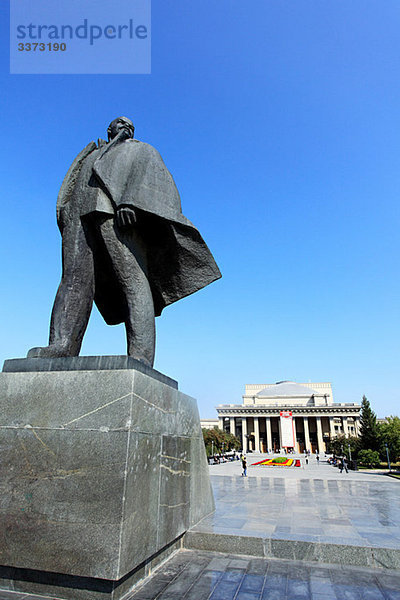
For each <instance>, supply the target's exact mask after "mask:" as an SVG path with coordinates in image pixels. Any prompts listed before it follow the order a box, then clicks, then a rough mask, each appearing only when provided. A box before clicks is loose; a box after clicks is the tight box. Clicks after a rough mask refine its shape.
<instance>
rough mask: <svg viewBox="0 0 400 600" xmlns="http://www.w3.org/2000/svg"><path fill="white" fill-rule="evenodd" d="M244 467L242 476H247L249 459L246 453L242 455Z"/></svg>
mask: <svg viewBox="0 0 400 600" xmlns="http://www.w3.org/2000/svg"><path fill="white" fill-rule="evenodd" d="M242 469H243V472H242V477H247V459H246V455H245V454H243V456H242Z"/></svg>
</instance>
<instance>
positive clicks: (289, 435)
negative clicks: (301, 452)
mask: <svg viewBox="0 0 400 600" xmlns="http://www.w3.org/2000/svg"><path fill="white" fill-rule="evenodd" d="M279 416H280V422H281V447H282V448H294V447H295V439H294V426H293V414H292V411H291V410H281V411H280V412H279Z"/></svg>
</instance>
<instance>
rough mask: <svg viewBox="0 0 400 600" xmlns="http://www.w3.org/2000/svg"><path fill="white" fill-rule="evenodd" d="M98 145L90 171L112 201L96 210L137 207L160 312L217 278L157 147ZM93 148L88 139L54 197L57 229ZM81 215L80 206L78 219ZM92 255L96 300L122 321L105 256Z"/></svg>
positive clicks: (109, 317)
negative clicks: (55, 199)
mask: <svg viewBox="0 0 400 600" xmlns="http://www.w3.org/2000/svg"><path fill="white" fill-rule="evenodd" d="M101 147H102V148H101V151H100V153H99V156H98V158H97V159H96V160H95V162H94V166H93V174H94V176H95V178H96V180H97V182H98V183H99V186H100V187H101V189H102V190H103V192H104V193H105V194H106V195H107V197H108V199H109V201H110V203H109V205H110V210H109V211H107V210H106V211H104V207H102V208H101V209H99V210H100V212H102V213H104V212H109V213H110V214H109V216H110V217H111V215H113V214H115V210H116V209H117V207H119V206H131V207H132V208H134V209H135V211H136V214H137V216H138V219H137V224H136V225H135V227H138V229H139V231H140V235H141V237H142V239H143V241H144V244H145V247H146V254H147V262H148V265H147V268H148V279H149V283H150V287H151V290H152V294H153V299H154V308H155V314H156V316H159V315H160V314H161V311H162V310H163V308H164V307H165V306H168V305H169V304H172V303H173V302H176V301H177V300H180V299H181V298H184V297H185V296H188V295H189V294H193V293H194V292H197V291H198V290H200V289H202V288H203V287H205V286H206V285H208V284H209V283H212V282H213V281H215V280H216V279H219V278H220V277H221V273H220V271H219V269H218V267H217V265H216V263H215V261H214V258H213V256H212V254H211V252H210V250H209V249H208V247H207V245H206V243H205V242H204V240H203V238H202V237H201V235H200V233H199V231H198V230H197V229H196V228H195V227H194V225H193V224H192V223H191V222H190V221H189V220H188V219H186V217H184V216H183V214H182V209H181V202H180V197H179V193H178V190H177V188H176V185H175V182H174V180H173V177H172V175H171V174H170V172H169V171H168V169H167V167H166V166H165V164H164V162H163V160H162V158H161V156H160V154H159V153H158V152H157V150H156V149H155V148H153V147H152V146H150V145H149V144H145V143H143V142H139V141H137V140H133V139H128V140H127V139H124V138H123V137H121V136H117V138H116V139H115V140H113V141H112V142H111V143H109V144H105V143H104V142H102V141H101ZM95 149H97V146H96V144H95V143H94V142H91V143H90V144H88V145H87V146H86V148H84V149H83V150H82V152H80V154H78V156H77V157H76V158H75V160H74V162H73V163H72V165H71V167H70V168H69V170H68V173H67V174H66V176H65V179H64V181H63V183H62V186H61V189H60V192H59V195H58V200H57V222H58V225H59V228H60V231H61V233H63V229H64V216H65V208H66V207H67V205H68V203H69V202H70V201H71V199H73V197H74V187H75V184H76V181H77V178H78V175H79V172H80V169H81V167H82V164H83V161H84V160H85V158H86V157H88V156H89V154H91V152H93V151H94V150H95ZM95 212H96V211H95ZM103 216H106V215H104V214H103ZM84 217H85V213H84V212H82V211H81V212H80V215H79V217H78V218H84ZM94 258H95V263H96V269H95V271H96V294H95V302H96V305H97V307H98V308H99V310H100V312H101V314H102V316H103V318H104V319H105V321H106V322H107V323H108V324H110V325H113V324H117V323H121V322H122V321H123V320H124V314H125V309H124V306H123V298H122V296H121V293H120V290H119V289H118V282H117V281H116V277H115V275H114V273H113V270H112V268H110V265H109V262H108V261H107V260H102V257H101V256H97V257H96V256H95V257H94Z"/></svg>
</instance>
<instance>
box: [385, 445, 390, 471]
mask: <svg viewBox="0 0 400 600" xmlns="http://www.w3.org/2000/svg"><path fill="white" fill-rule="evenodd" d="M385 448H386V456H387V461H388V467H389V471H390V470H391V469H390V458H389V448H388V445H387V442H385Z"/></svg>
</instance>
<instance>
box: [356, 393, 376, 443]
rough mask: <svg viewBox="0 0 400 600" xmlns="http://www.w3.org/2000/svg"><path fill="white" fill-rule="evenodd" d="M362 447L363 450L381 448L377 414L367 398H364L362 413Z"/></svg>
mask: <svg viewBox="0 0 400 600" xmlns="http://www.w3.org/2000/svg"><path fill="white" fill-rule="evenodd" d="M360 424H361V430H360V434H361V435H360V442H361V443H360V446H361V448H362V449H363V450H378V449H379V447H380V436H379V433H380V432H379V427H378V424H377V422H376V414H375V413H374V411H373V410H372V408H371V405H370V403H369V401H368V400H367V398H366V396H363V399H362V402H361V412H360Z"/></svg>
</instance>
